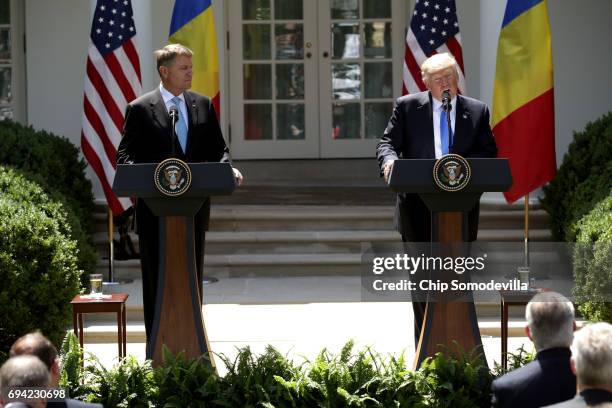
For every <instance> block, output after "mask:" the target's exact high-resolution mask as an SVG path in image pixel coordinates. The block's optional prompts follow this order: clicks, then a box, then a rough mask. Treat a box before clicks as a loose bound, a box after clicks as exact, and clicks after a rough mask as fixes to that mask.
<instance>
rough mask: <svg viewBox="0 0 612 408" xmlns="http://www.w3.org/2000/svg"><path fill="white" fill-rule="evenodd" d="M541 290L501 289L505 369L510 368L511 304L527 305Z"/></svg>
mask: <svg viewBox="0 0 612 408" xmlns="http://www.w3.org/2000/svg"><path fill="white" fill-rule="evenodd" d="M540 292H541V290H540V289H533V290H527V291H513V290H500V291H499V295H500V296H501V360H502V368H503V369H504V370H506V369H507V368H508V308H509V307H510V306H525V305H527V303H529V301H530V300H531V298H532V297H534V296H535V295H536V294H538V293H540Z"/></svg>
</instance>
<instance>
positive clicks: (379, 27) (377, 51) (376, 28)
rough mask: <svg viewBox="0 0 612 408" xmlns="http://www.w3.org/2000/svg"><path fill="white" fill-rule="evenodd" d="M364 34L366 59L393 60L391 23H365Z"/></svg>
mask: <svg viewBox="0 0 612 408" xmlns="http://www.w3.org/2000/svg"><path fill="white" fill-rule="evenodd" d="M363 34H364V36H365V40H364V44H363V55H364V56H365V57H366V58H391V23H385V22H382V21H376V22H373V23H365V24H364V25H363Z"/></svg>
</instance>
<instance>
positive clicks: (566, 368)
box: [491, 292, 576, 408]
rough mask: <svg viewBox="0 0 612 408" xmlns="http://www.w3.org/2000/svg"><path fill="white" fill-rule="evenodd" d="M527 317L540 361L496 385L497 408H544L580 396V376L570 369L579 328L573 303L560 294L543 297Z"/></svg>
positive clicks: (529, 306) (532, 302) (532, 304)
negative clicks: (578, 381) (577, 378)
mask: <svg viewBox="0 0 612 408" xmlns="http://www.w3.org/2000/svg"><path fill="white" fill-rule="evenodd" d="M525 317H526V319H527V327H525V332H526V333H527V336H528V337H529V338H530V339H531V340H532V341H533V344H534V345H535V349H536V351H537V354H536V358H535V360H533V361H532V362H530V363H529V364H527V365H525V366H523V367H520V368H517V369H516V370H513V371H511V372H509V373H508V374H506V375H504V376H502V377H500V378H498V379H496V380H495V381H493V385H492V386H491V390H492V392H493V397H492V406H493V407H521V408H530V407H534V408H535V407H541V406H544V405H549V404H554V403H557V402H561V401H565V400H568V399H570V398H572V397H573V396H574V394H575V393H576V376H575V375H574V374H573V373H572V370H571V368H570V356H571V351H570V345H571V344H572V339H573V337H574V330H575V328H576V323H575V321H574V306H573V305H572V303H571V302H570V301H569V300H567V299H566V298H565V297H564V296H562V295H560V294H558V293H556V292H543V293H539V294H537V295H535V296H534V297H533V298H532V299H531V300H530V301H529V303H528V304H527V309H526V311H525ZM502 358H503V356H502Z"/></svg>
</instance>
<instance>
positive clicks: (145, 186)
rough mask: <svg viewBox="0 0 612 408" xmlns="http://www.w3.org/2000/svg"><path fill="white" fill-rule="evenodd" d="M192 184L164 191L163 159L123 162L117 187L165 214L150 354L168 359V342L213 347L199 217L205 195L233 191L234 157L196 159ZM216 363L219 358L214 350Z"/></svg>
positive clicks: (197, 350)
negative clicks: (200, 262) (200, 277)
mask: <svg viewBox="0 0 612 408" xmlns="http://www.w3.org/2000/svg"><path fill="white" fill-rule="evenodd" d="M188 166H189V168H190V169H191V175H192V182H191V186H190V188H189V189H188V190H187V191H186V192H185V193H183V194H182V195H180V196H177V197H173V196H167V195H164V194H162V193H161V192H160V191H158V189H157V188H156V186H155V179H154V173H155V169H156V167H157V164H128V165H118V166H117V173H116V174H115V180H114V183H113V191H114V192H115V194H117V195H118V196H119V197H138V198H141V199H144V201H145V202H146V203H147V206H148V207H149V208H150V209H151V211H152V212H153V214H154V215H156V216H159V217H160V218H159V232H160V236H159V240H160V241H159V242H160V245H159V251H160V252H159V277H158V286H157V296H156V303H155V314H154V320H153V328H152V331H151V334H150V338H149V339H147V358H149V359H152V360H153V364H154V365H159V364H160V363H161V362H162V346H163V345H166V346H167V347H168V348H169V349H170V351H172V352H173V353H174V354H176V353H178V352H181V351H183V352H185V355H186V356H187V357H199V356H201V355H202V354H204V353H209V352H210V345H209V343H208V337H207V335H206V329H205V325H204V319H203V316H202V299H200V292H199V285H201V284H202V283H201V282H197V281H196V280H197V279H196V276H197V274H196V261H195V244H194V222H193V217H194V215H195V214H196V213H197V212H198V210H199V209H200V208H201V207H202V204H203V203H204V201H205V200H206V199H207V198H208V197H210V196H215V195H228V194H231V193H232V191H233V190H234V188H235V184H234V175H233V172H232V168H231V166H230V164H229V163H191V164H188ZM210 361H211V364H214V363H213V359H212V355H210Z"/></svg>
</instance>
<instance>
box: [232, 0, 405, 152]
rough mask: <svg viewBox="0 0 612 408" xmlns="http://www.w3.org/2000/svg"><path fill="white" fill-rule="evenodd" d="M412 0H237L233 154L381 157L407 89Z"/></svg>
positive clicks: (234, 11) (234, 6) (234, 4)
mask: <svg viewBox="0 0 612 408" xmlns="http://www.w3.org/2000/svg"><path fill="white" fill-rule="evenodd" d="M407 8H408V7H407V4H406V2H405V1H404V0H230V1H229V8H228V13H229V38H230V41H229V48H230V49H229V78H230V80H229V89H230V114H229V118H230V126H231V149H232V155H233V156H234V157H235V158H239V159H275V158H283V159H284V158H332V157H372V156H373V155H374V148H375V145H376V142H377V140H378V139H379V138H380V136H381V134H382V132H383V131H384V128H385V126H386V124H387V121H388V119H389V116H390V115H391V111H392V108H393V100H394V98H396V97H397V96H399V94H400V92H401V73H402V61H403V58H402V57H403V52H404V41H403V39H404V33H405V26H406V21H407V18H408V16H407V11H406V10H407Z"/></svg>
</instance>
